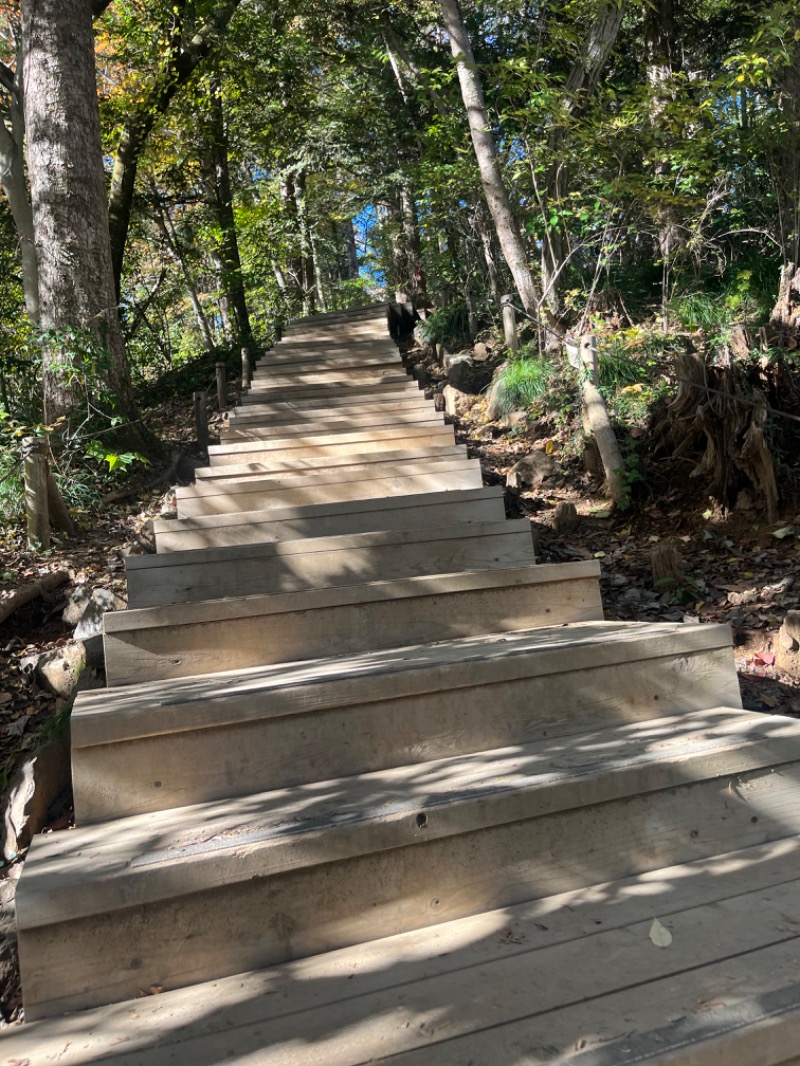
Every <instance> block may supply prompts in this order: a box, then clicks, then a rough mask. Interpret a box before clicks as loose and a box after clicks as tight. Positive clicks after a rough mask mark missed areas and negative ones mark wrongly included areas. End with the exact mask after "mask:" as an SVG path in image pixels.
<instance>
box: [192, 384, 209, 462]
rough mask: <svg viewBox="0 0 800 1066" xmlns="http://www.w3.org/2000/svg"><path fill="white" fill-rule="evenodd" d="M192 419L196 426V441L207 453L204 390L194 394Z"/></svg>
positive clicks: (206, 420)
mask: <svg viewBox="0 0 800 1066" xmlns="http://www.w3.org/2000/svg"><path fill="white" fill-rule="evenodd" d="M194 421H195V426H196V427H197V443H198V445H199V447H200V449H201V450H202V451H204V452H205V453H206V455H208V419H207V418H206V394H205V392H196V393H195V394H194Z"/></svg>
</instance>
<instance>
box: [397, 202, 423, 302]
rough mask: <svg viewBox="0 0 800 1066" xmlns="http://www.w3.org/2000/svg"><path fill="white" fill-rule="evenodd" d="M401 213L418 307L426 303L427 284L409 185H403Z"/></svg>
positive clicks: (413, 295) (411, 293)
mask: <svg viewBox="0 0 800 1066" xmlns="http://www.w3.org/2000/svg"><path fill="white" fill-rule="evenodd" d="M400 212H401V214H402V217H403V243H404V244H405V253H406V269H407V274H408V278H407V283H408V286H409V296H410V297H411V302H412V303H413V304H414V306H415V307H416V306H417V304H418V303H421V304H424V303H425V302H426V300H425V299H424V297H425V291H426V289H427V283H426V281H425V271H424V269H423V266H422V242H421V240H420V235H419V220H418V219H417V204H416V200H415V198H414V194H413V192H412V191H411V188H410V187H409V186H408V185H403V187H402V188H401V190H400Z"/></svg>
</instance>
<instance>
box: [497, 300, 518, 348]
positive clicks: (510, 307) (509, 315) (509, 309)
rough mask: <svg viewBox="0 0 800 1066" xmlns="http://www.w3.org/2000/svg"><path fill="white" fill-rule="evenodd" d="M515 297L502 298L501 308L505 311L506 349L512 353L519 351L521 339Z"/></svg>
mask: <svg viewBox="0 0 800 1066" xmlns="http://www.w3.org/2000/svg"><path fill="white" fill-rule="evenodd" d="M513 301H514V297H513V296H501V297H500V307H501V309H502V311H503V332H504V333H505V336H506V348H510V349H511V351H512V352H518V351H519V337H518V336H517V313H516V311H515V310H514V302H513Z"/></svg>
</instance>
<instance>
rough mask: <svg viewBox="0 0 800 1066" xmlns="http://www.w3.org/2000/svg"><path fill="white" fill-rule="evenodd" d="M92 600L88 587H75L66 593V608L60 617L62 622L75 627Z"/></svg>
mask: <svg viewBox="0 0 800 1066" xmlns="http://www.w3.org/2000/svg"><path fill="white" fill-rule="evenodd" d="M91 598H92V590H91V588H90V587H89V586H88V585H76V586H75V588H74V589H73V590H72V591H71V592H68V593H67V606H66V607H65V608H64V613H63V614H62V615H61V617H62V618H63V620H64V621H65V622H66V623H67V624H68V625H71V626H76V625H77V624H78V622H80V620H81V618H82V617H83V612H84V611H85V610H86V608H87V607H88V606H89V601H90V600H91Z"/></svg>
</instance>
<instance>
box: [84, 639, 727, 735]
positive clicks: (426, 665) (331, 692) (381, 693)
mask: <svg viewBox="0 0 800 1066" xmlns="http://www.w3.org/2000/svg"><path fill="white" fill-rule="evenodd" d="M623 627H624V628H623ZM667 627H670V628H667ZM701 630H710V631H711V632H703V633H701V632H699V631H701ZM730 646H731V633H730V628H729V627H728V626H724V625H721V626H715V625H710V626H685V625H683V626H682V625H680V624H678V623H654V624H652V625H651V624H650V623H644V622H624V623H620V622H578V623H575V624H573V625H569V626H560V627H558V628H556V629H549V628H547V627H541V628H539V629H533V630H521V631H517V632H514V633H504V634H489V635H487V636H484V637H479V638H475V637H462V638H460V639H458V640H451V641H441V642H438V643H435V644H428V645H412V646H408V647H404V648H402V649H393V650H392V649H390V650H389V651H381V652H379V653H366V654H364V655H360V656H345V657H343V658H341V659H330V660H326V659H316V660H306V661H305V662H302V663H287V664H280V665H278V666H266V667H253V668H250V669H246V670H230V671H224V672H223V673H218V674H206V675H199V676H196V677H191V678H180V679H178V680H167V681H159V682H145V683H144V684H138V685H129V686H121V687H119V688H116V689H110V690H105V689H104V690H102V691H86V692H81V693H79V694H78V696H77V698H76V700H75V707H74V710H73V714H72V744H73V748H74V749H75V748H81V747H92V746H95V745H98V744H105V743H113V742H117V741H119V740H128V739H131V738H133V737H144V736H159V735H161V734H163V733H169V732H184V731H192V730H195V729H202V728H206V727H214V726H217V725H219V724H220V723H221V722H223V721H224V722H225V723H228V724H230V723H234V722H247V721H253V720H263V719H264V718H278V717H284V716H286V715H294V714H303V713H313V712H315V711H317V710H319V709H325V710H331V709H333V708H336V707H345V706H351V705H352V706H355V705H357V704H362V703H374V702H375V701H376V700H379V699H399V698H401V697H408V696H419V695H421V694H423V693H426V692H433V691H440V690H441V689H443V688H447V689H452V690H453V691H457V690H458V689H460V688H472V687H473V686H476V685H490V684H496V683H500V682H502V681H506V680H509V679H512V678H513V679H518V678H521V677H526V678H536V677H547V676H549V675H552V674H558V673H563V672H568V671H572V670H574V671H582V670H592V669H597V668H598V667H606V666H621V665H624V664H626V663H630V662H637V663H638V662H646V661H649V660H653V659H663V658H664V657H668V656H677V655H696V654H701V653H703V652H709V651H718V650H725V649H727V648H730ZM259 700H260V701H261V705H259V703H258V701H259ZM187 711H189V712H190V713H188V714H187V713H186V712H187Z"/></svg>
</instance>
